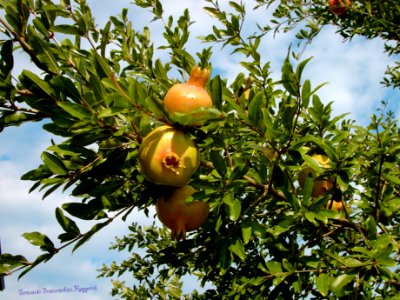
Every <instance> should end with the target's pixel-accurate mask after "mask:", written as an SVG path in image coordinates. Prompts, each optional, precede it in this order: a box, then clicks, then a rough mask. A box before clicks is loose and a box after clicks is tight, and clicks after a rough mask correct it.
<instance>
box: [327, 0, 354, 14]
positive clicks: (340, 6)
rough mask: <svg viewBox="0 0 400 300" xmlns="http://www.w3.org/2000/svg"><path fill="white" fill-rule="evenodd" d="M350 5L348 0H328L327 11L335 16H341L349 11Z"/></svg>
mask: <svg viewBox="0 0 400 300" xmlns="http://www.w3.org/2000/svg"><path fill="white" fill-rule="evenodd" d="M350 4H351V2H350V0H329V10H330V11H331V12H332V13H333V14H335V15H337V16H342V15H344V14H345V13H347V11H348V10H349V9H350Z"/></svg>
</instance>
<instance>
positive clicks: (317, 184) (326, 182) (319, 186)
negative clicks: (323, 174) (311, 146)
mask: <svg viewBox="0 0 400 300" xmlns="http://www.w3.org/2000/svg"><path fill="white" fill-rule="evenodd" d="M312 159H314V160H315V161H316V162H317V163H318V164H319V165H320V166H321V167H323V168H329V167H330V160H329V158H328V157H327V156H325V155H320V154H315V155H313V156H312ZM319 175H320V174H317V173H316V171H315V170H314V169H312V168H311V167H310V166H309V165H307V164H304V165H303V166H302V168H301V170H300V172H299V175H298V181H299V184H300V186H301V187H302V188H303V187H304V184H305V182H306V179H307V177H308V176H311V177H313V178H314V185H313V191H312V194H311V196H312V197H314V198H316V197H319V196H325V195H326V193H327V192H328V191H329V190H330V189H331V188H333V181H332V179H331V178H327V179H317V178H316V177H318V176H319Z"/></svg>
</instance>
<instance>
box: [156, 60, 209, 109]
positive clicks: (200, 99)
mask: <svg viewBox="0 0 400 300" xmlns="http://www.w3.org/2000/svg"><path fill="white" fill-rule="evenodd" d="M209 77H210V70H209V69H202V68H200V67H194V68H193V70H192V72H191V73H190V78H189V80H188V81H187V82H185V83H178V84H175V85H173V86H172V87H171V88H170V89H169V90H168V92H167V94H166V95H165V97H164V102H163V103H164V107H165V108H166V109H167V111H168V112H169V113H171V114H173V113H176V112H179V113H190V112H192V111H194V110H196V109H199V108H202V107H211V106H212V99H211V97H210V95H209V94H208V92H207V91H206V89H205V86H206V83H207V80H208V78H209Z"/></svg>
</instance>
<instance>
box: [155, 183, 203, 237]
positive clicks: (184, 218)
mask: <svg viewBox="0 0 400 300" xmlns="http://www.w3.org/2000/svg"><path fill="white" fill-rule="evenodd" d="M195 192H196V190H195V189H194V188H193V187H191V186H190V185H185V186H183V187H180V188H177V189H176V190H175V191H174V192H173V193H172V195H171V196H170V197H160V198H159V199H158V201H157V205H156V211H157V216H158V218H159V219H160V221H161V222H162V223H163V224H164V225H165V226H167V227H168V228H169V229H171V237H172V239H176V240H180V239H185V238H186V232H188V231H193V230H196V229H198V228H199V227H200V226H201V225H202V224H203V223H204V222H205V221H206V219H207V217H208V213H209V206H208V204H207V203H204V202H201V201H193V202H191V203H186V202H185V200H186V199H187V198H188V197H189V196H191V195H192V194H194V193H195Z"/></svg>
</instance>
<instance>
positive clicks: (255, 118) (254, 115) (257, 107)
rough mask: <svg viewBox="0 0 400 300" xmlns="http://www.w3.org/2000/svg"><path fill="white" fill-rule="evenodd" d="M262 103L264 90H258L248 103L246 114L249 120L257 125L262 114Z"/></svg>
mask: <svg viewBox="0 0 400 300" xmlns="http://www.w3.org/2000/svg"><path fill="white" fill-rule="evenodd" d="M263 103H264V92H258V93H257V94H256V95H255V96H254V97H253V99H252V100H251V102H250V104H249V109H248V116H249V120H250V122H251V123H252V124H253V125H255V126H258V122H259V120H260V118H261V116H262V114H261V108H262V106H263Z"/></svg>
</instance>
